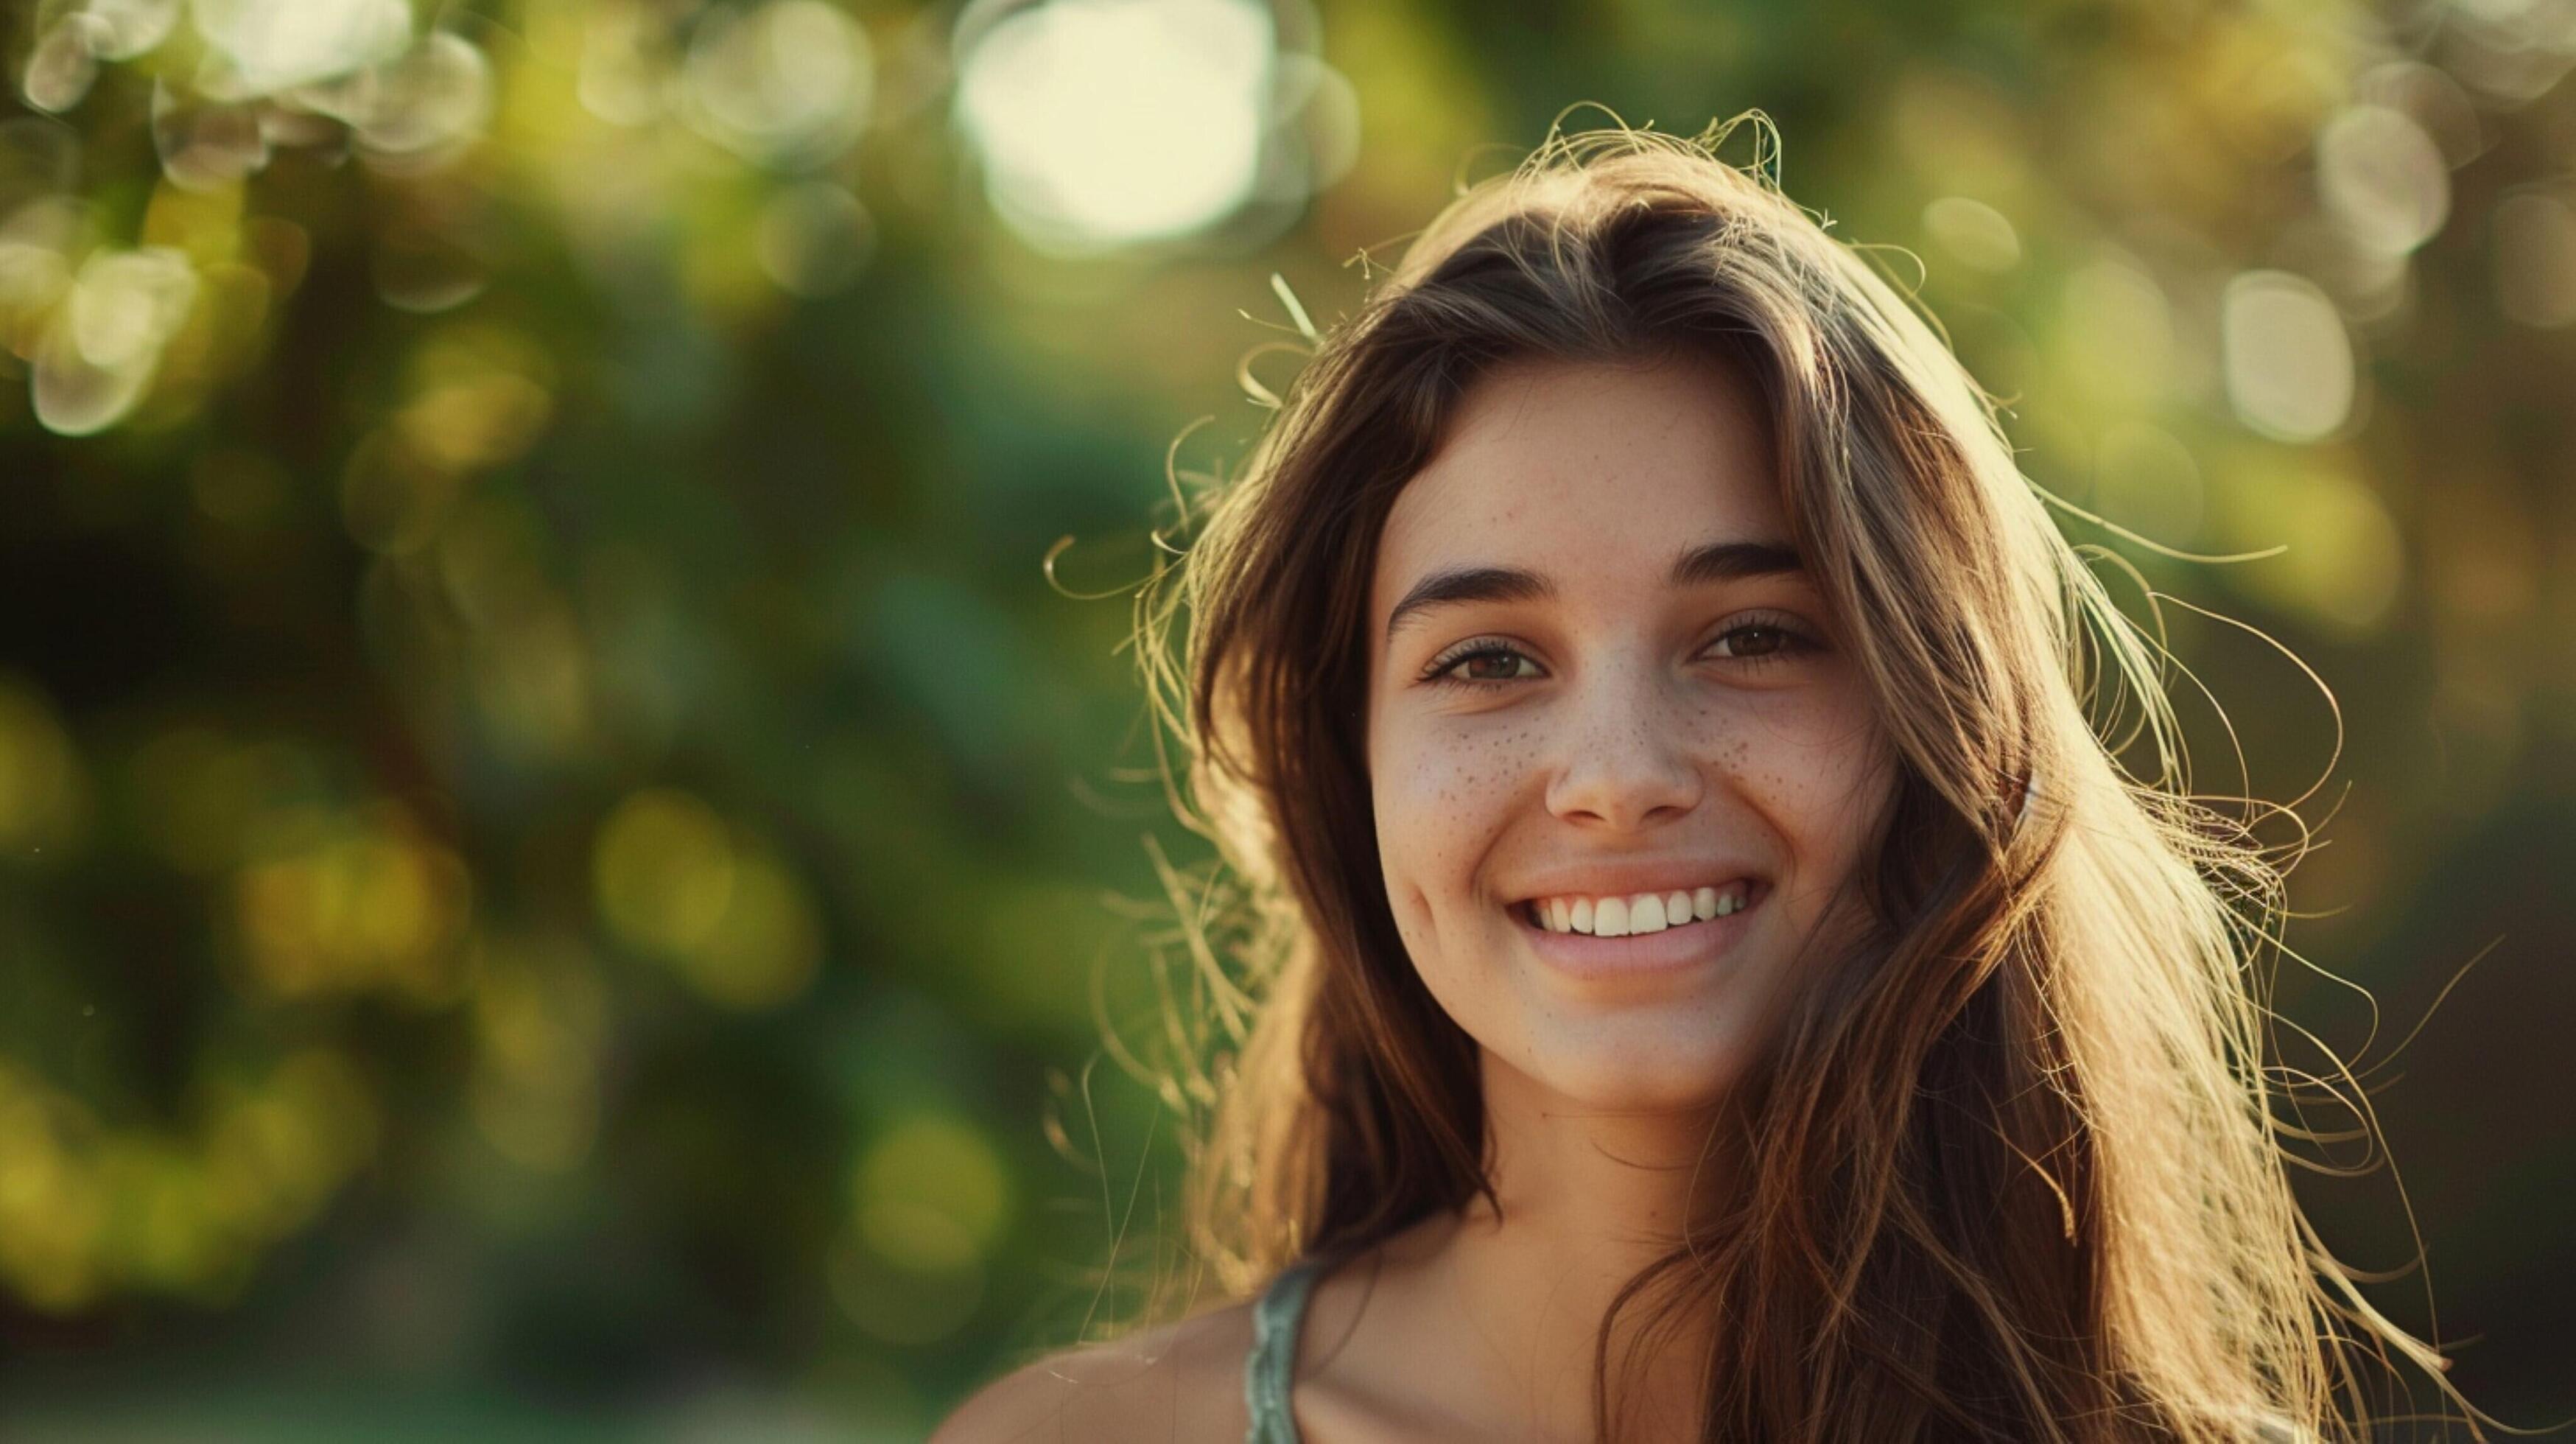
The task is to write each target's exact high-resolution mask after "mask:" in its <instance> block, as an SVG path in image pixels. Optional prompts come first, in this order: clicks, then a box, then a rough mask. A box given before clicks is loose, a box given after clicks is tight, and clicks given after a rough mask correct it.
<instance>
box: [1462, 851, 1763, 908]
mask: <svg viewBox="0 0 2576 1444" xmlns="http://www.w3.org/2000/svg"><path fill="white" fill-rule="evenodd" d="M1761 877H1762V870H1761V869H1760V868H1757V867H1755V866H1754V865H1753V864H1751V863H1748V862H1737V861H1734V860H1731V859H1725V860H1710V861H1704V862H1692V861H1686V860H1683V861H1673V862H1652V863H1649V862H1634V863H1591V864H1587V865H1585V866H1581V867H1569V868H1562V869H1559V870H1557V871H1554V872H1547V873H1541V874H1539V875H1538V876H1537V877H1535V878H1533V879H1531V880H1530V881H1528V882H1526V883H1524V884H1522V885H1521V887H1520V889H1519V890H1518V892H1517V893H1516V894H1515V895H1514V896H1513V899H1512V900H1513V901H1514V902H1528V901H1530V900H1532V899H1533V898H1551V897H1633V896H1635V895H1636V894H1638V893H1647V892H1659V893H1672V892H1690V891H1695V890H1697V889H1699V888H1704V887H1724V886H1726V885H1727V884H1728V883H1731V882H1734V881H1736V880H1738V879H1740V878H1752V879H1755V880H1757V881H1759V880H1760V879H1761Z"/></svg>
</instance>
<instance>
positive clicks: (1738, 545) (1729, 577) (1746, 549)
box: [1386, 541, 1806, 639]
mask: <svg viewBox="0 0 2576 1444" xmlns="http://www.w3.org/2000/svg"><path fill="white" fill-rule="evenodd" d="M1805 570H1806V565H1805V563H1803V562H1801V561H1800V560H1799V558H1798V552H1797V549H1796V548H1795V547H1791V546H1788V545H1786V544H1784V543H1781V542H1769V541H1727V542H1707V543H1704V544H1702V545H1700V546H1695V547H1692V548H1690V549H1689V550H1687V551H1685V552H1683V553H1682V554H1681V555H1680V556H1677V557H1675V558H1673V565H1672V572H1671V584H1672V585H1673V586H1674V587H1676V588H1683V587H1697V586H1705V585H1707V584H1708V583H1711V582H1731V581H1740V580H1742V579H1744V578H1746V577H1764V576H1779V575H1783V574H1787V573H1793V572H1804V571H1805ZM1555 595H1556V583H1555V582H1553V581H1551V580H1549V579H1548V578H1547V577H1546V576H1544V575H1542V574H1540V573H1538V572H1534V571H1531V570H1529V569H1528V568H1526V567H1451V568H1447V569H1445V570H1442V571H1436V572H1433V573H1431V574H1429V575H1428V576H1425V577H1424V578H1423V579H1422V580H1420V581H1418V582H1415V583H1414V584H1413V588H1412V590H1410V591H1408V592H1406V593H1405V594H1404V599H1403V600H1401V601H1399V602H1397V603H1396V604H1395V607H1394V609H1393V610H1391V611H1389V612H1388V613H1387V614H1386V634H1387V636H1388V637H1389V638H1390V639H1391V638H1393V637H1394V636H1395V634H1396V633H1397V632H1399V631H1401V630H1403V628H1404V627H1405V625H1406V624H1407V623H1409V622H1412V621H1415V620H1417V619H1419V618H1420V617H1421V616H1422V615H1423V614H1425V613H1427V612H1429V611H1431V610H1433V609H1435V608H1438V607H1446V606H1457V605H1459V604H1461V603H1465V602H1532V601H1545V600H1548V599H1550V598H1553V597H1554V596H1555Z"/></svg>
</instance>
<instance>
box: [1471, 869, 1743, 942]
mask: <svg viewBox="0 0 2576 1444" xmlns="http://www.w3.org/2000/svg"><path fill="white" fill-rule="evenodd" d="M1770 893H1771V884H1770V883H1769V882H1767V881H1765V880H1763V879H1761V878H1751V877H1743V878H1736V879H1734V880H1732V881H1730V882H1728V883H1726V884H1725V885H1723V886H1720V887H1701V888H1691V889H1674V890H1672V891H1671V892H1668V893H1638V894H1634V895H1631V896H1626V897H1609V898H1582V899H1565V898H1545V897H1537V898H1527V899H1524V900H1522V901H1520V902H1517V903H1513V904H1511V905H1510V906H1509V907H1508V908H1507V909H1506V911H1508V912H1509V913H1510V914H1511V915H1512V917H1513V918H1514V919H1516V920H1517V921H1518V922H1519V923H1520V924H1521V926H1523V927H1525V928H1529V929H1530V930H1532V931H1534V932H1540V933H1546V934H1549V935H1551V936H1557V937H1567V936H1572V937H1599V938H1619V937H1640V936H1648V935H1652V934H1655V933H1660V932H1669V931H1673V930H1675V929H1690V928H1702V927H1704V926H1706V925H1707V924H1710V923H1718V922H1725V921H1727V920H1729V919H1731V918H1735V917H1740V916H1742V915H1743V914H1745V913H1748V912H1751V911H1752V910H1753V909H1754V908H1756V907H1759V906H1760V905H1761V904H1762V902H1763V900H1764V899H1765V898H1767V897H1769V896H1770Z"/></svg>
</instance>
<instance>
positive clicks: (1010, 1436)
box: [930, 1300, 1252, 1444]
mask: <svg viewBox="0 0 2576 1444" xmlns="http://www.w3.org/2000/svg"><path fill="white" fill-rule="evenodd" d="M1251 1351H1252V1304H1251V1302H1250V1301H1249V1300H1246V1301H1244V1302H1240V1303H1234V1304H1229V1305H1226V1306H1224V1307H1221V1308H1215V1309H1210V1310H1208V1311H1206V1312H1204V1313H1199V1314H1193V1315H1191V1316H1190V1317H1188V1318H1186V1319H1182V1320H1179V1321H1178V1322H1175V1323H1169V1324H1164V1325H1161V1326H1159V1327H1155V1328H1150V1329H1142V1330H1139V1331H1137V1332H1136V1333H1134V1334H1132V1335H1129V1336H1128V1337H1126V1338H1122V1339H1117V1340H1113V1341H1111V1342H1108V1343H1103V1344H1091V1345H1087V1346H1085V1347H1082V1348H1075V1349H1065V1350H1061V1351H1059V1352H1057V1353H1053V1354H1049V1355H1047V1356H1046V1357H1044V1358H1042V1359H1039V1360H1038V1361H1037V1362H1035V1363H1032V1364H1027V1365H1024V1366H1022V1367H1021V1368H1018V1369H1015V1370H1013V1371H1012V1372H1010V1373H1008V1374H1005V1375H1003V1376H1002V1377H1001V1378H999V1379H996V1380H994V1381H993V1382H992V1383H990V1384H987V1385H985V1386H984V1387H983V1388H982V1389H980V1390H978V1391H976V1393H975V1394H974V1395H973V1396H972V1397H970V1398H968V1399H967V1401H966V1402H965V1403H964V1404H962V1405H960V1406H959V1407H958V1409H957V1412H955V1413H954V1414H951V1415H949V1416H948V1420H947V1422H946V1423H943V1424H941V1425H940V1426H939V1430H938V1432H936V1433H934V1434H932V1435H931V1436H930V1438H931V1444H1004V1441H1017V1440H1037V1439H1048V1440H1064V1441H1069V1444H1084V1441H1088V1440H1095V1439H1096V1440H1104V1441H1105V1440H1121V1441H1123V1440H1131V1439H1140V1438H1148V1437H1151V1438H1157V1439H1240V1438H1242V1437H1243V1436H1244V1433H1245V1431H1246V1430H1247V1429H1248V1428H1249V1427H1250V1424H1251V1418H1250V1415H1249V1413H1248V1412H1247V1411H1246V1410H1245V1408H1244V1402H1243V1366H1244V1360H1245V1359H1246V1358H1247V1357H1248V1356H1249V1355H1250V1353H1251Z"/></svg>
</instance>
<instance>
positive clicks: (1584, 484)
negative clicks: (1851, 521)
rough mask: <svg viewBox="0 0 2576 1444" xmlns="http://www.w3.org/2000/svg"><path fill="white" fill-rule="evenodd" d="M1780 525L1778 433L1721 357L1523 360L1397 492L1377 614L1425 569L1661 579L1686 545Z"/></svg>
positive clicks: (1779, 537)
mask: <svg viewBox="0 0 2576 1444" xmlns="http://www.w3.org/2000/svg"><path fill="white" fill-rule="evenodd" d="M1787 533H1788V523H1787V518H1786V516H1785V515H1784V514H1783V510H1782V507H1781V504H1780V494H1779V481H1778V473H1777V468H1776V465H1775V460H1774V453H1773V449H1772V442H1771V436H1770V431H1769V428H1768V426H1767V424H1766V423H1765V422H1764V420H1763V418H1762V416H1761V413H1760V411H1759V408H1758V404H1757V402H1756V400H1755V397H1754V395H1753V394H1752V393H1751V392H1750V391H1749V390H1748V389H1747V388H1746V387H1745V386H1744V385H1743V384H1742V383H1741V381H1739V380H1738V379H1737V378H1736V377H1734V376H1733V375H1732V374H1730V373H1729V372H1728V371H1726V370H1725V369H1723V368H1721V367H1719V366H1718V365H1716V364H1715V363H1714V362H1710V361H1705V360H1700V359H1697V358H1687V357H1685V358H1676V359H1673V360H1668V361H1661V362H1656V363H1652V364H1634V363H1632V364H1628V365H1618V366H1614V365H1608V364H1604V363H1597V362H1546V363H1519V364H1515V365H1513V366H1511V367H1509V368H1507V369H1503V370H1500V371H1497V372H1496V373H1494V374H1492V375H1490V376H1488V377H1487V378H1485V379H1484V380H1482V381H1480V382H1479V383H1478V384H1477V385H1476V386H1475V387H1474V388H1472V389H1471V390H1470V391H1469V392H1468V394H1467V395H1466V396H1465V397H1464V398H1462V399H1461V402H1460V407H1459V411H1458V414H1457V416H1456V417H1455V418H1454V420H1453V424H1452V425H1451V426H1450V428H1449V430H1448V432H1447V434H1446V435H1445V436H1444V438H1443V441H1442V445H1441V447H1440V449H1439V450H1438V452H1437V453H1436V454H1435V455H1434V456H1433V458H1432V460H1431V461H1430V462H1429V464H1427V465H1426V466H1425V467H1424V468H1423V469H1422V470H1421V471H1420V472H1418V473H1417V474H1416V475H1415V476H1414V477H1413V479H1412V480H1411V481H1409V482H1407V483H1406V485H1405V487H1404V489H1403V490H1402V491H1401V492H1399V493H1398V494H1397V496H1396V500H1395V504H1394V506H1393V508H1392V509H1391V510H1390V512H1389V514H1388V517H1387V521H1386V527H1385V531H1384V533H1383V535H1382V536H1381V537H1380V540H1379V545H1378V554H1377V566H1376V568H1375V578H1374V585H1373V587H1372V597H1371V610H1372V614H1373V615H1375V616H1376V617H1378V618H1380V619H1381V620H1382V619H1384V618H1385V617H1386V616H1387V614H1388V612H1389V611H1390V610H1391V609H1392V608H1393V607H1394V606H1395V605H1396V604H1397V602H1398V601H1399V600H1400V599H1401V597H1402V595H1403V593H1404V592H1405V591H1406V590H1407V589H1408V588H1410V587H1412V586H1413V585H1414V583H1415V582H1416V580H1418V579H1419V578H1420V577H1422V576H1423V575H1425V574H1428V573H1431V572H1435V571H1441V570H1452V569H1457V568H1460V567H1470V566H1490V567H1503V568H1518V569H1522V570H1529V571H1535V572H1538V573H1541V574H1543V575H1546V576H1549V577H1550V578H1552V579H1556V580H1559V581H1560V582H1563V583H1573V584H1580V583H1582V582H1583V581H1584V580H1585V579H1587V578H1589V579H1592V580H1595V581H1599V580H1609V579H1613V578H1621V579H1643V578H1652V579H1654V580H1656V581H1657V582H1658V584H1660V580H1661V579H1662V578H1663V576H1664V575H1665V574H1666V572H1667V571H1668V569H1669V567H1670V564H1671V562H1672V561H1673V559H1674V558H1675V557H1676V556H1677V555H1678V554H1680V553H1681V552H1682V551H1684V550H1686V549H1688V548H1692V547H1697V546H1701V545H1704V544H1707V543H1714V542H1750V543H1760V544H1768V545H1774V546H1778V545H1784V544H1785V542H1786V539H1787Z"/></svg>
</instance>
